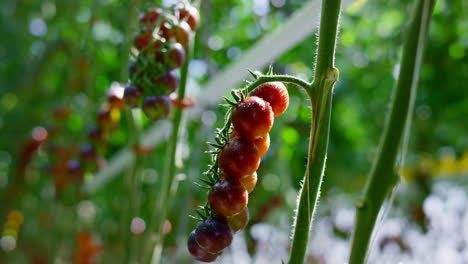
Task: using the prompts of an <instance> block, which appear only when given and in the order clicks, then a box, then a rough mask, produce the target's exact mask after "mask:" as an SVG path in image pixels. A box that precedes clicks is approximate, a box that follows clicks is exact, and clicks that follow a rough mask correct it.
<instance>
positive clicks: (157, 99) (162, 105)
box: [142, 96, 171, 121]
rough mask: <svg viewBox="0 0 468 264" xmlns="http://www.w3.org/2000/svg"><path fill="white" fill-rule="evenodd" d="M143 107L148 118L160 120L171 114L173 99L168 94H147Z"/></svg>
mask: <svg viewBox="0 0 468 264" xmlns="http://www.w3.org/2000/svg"><path fill="white" fill-rule="evenodd" d="M142 109H143V113H145V115H146V117H147V118H148V119H150V120H153V121H158V120H161V119H163V118H166V117H167V115H169V111H170V109H171V100H170V99H169V97H167V96H147V97H146V98H145V100H144V101H143V106H142Z"/></svg>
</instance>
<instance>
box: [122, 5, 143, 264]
mask: <svg viewBox="0 0 468 264" xmlns="http://www.w3.org/2000/svg"><path fill="white" fill-rule="evenodd" d="M138 5H139V1H138V0H131V1H129V3H128V16H127V18H128V20H127V21H130V22H128V23H126V28H125V36H126V41H125V42H124V43H125V44H124V45H123V46H122V54H124V55H123V57H122V64H121V69H120V77H121V80H122V81H124V82H127V80H128V61H129V55H128V54H129V51H130V47H131V43H132V42H131V41H130V39H131V36H132V32H133V31H134V30H135V28H136V23H135V21H136V17H137V8H138ZM133 114H134V113H133V112H132V110H131V109H130V108H129V107H128V108H127V109H126V110H125V116H126V120H127V128H128V133H129V137H130V142H129V145H130V148H131V147H137V148H138V147H139V146H140V141H141V131H140V127H139V126H138V125H137V124H136V122H135V118H134V116H133ZM141 164H142V162H141V158H140V157H139V156H138V155H136V156H135V159H134V162H133V164H132V166H130V169H129V170H128V172H127V174H126V176H125V178H124V183H125V185H126V187H127V191H128V196H127V197H130V199H129V200H127V202H126V203H127V208H126V210H125V212H124V217H123V226H122V232H123V236H124V238H125V240H124V241H125V243H126V245H124V247H125V248H126V256H125V258H126V260H127V262H131V259H132V255H133V254H132V251H133V247H132V245H133V244H134V243H133V242H134V241H132V240H133V236H132V233H131V232H130V225H131V221H132V217H133V216H135V212H136V209H137V208H138V207H139V204H138V203H139V202H138V199H137V196H138V184H137V175H138V172H139V170H140V166H141Z"/></svg>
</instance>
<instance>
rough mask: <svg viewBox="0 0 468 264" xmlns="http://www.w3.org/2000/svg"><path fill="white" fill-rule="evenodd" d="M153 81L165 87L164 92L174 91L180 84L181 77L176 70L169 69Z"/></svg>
mask: <svg viewBox="0 0 468 264" xmlns="http://www.w3.org/2000/svg"><path fill="white" fill-rule="evenodd" d="M153 83H154V84H155V85H157V86H159V85H161V86H162V87H164V89H165V91H164V94H169V93H172V92H173V91H175V90H176V89H177V87H178V86H179V78H178V77H177V75H176V74H175V72H174V71H167V72H166V73H165V74H164V75H162V76H160V77H158V78H157V79H156V80H154V81H153Z"/></svg>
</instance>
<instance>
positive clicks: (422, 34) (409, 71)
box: [349, 0, 435, 264]
mask: <svg viewBox="0 0 468 264" xmlns="http://www.w3.org/2000/svg"><path fill="white" fill-rule="evenodd" d="M434 4H435V0H418V1H417V2H416V4H415V7H414V11H413V17H412V20H411V22H410V28H409V30H408V33H407V38H406V41H405V43H404V46H403V54H402V58H401V67H400V73H399V76H398V81H397V84H396V87H395V89H394V94H393V100H392V104H391V108H390V113H389V115H388V117H387V120H386V125H385V129H384V133H383V135H382V138H381V143H380V147H379V154H378V156H377V158H376V159H375V160H374V164H373V167H372V169H371V171H370V174H369V178H368V181H367V184H366V187H365V191H364V198H363V200H362V201H360V202H359V203H358V205H357V207H356V225H355V228H354V232H353V238H352V244H351V254H350V258H349V263H350V264H362V263H365V262H366V258H367V256H368V249H369V241H370V240H371V237H372V233H373V229H374V226H375V222H376V219H377V217H378V215H379V212H380V208H381V207H382V205H383V203H384V201H385V199H386V198H387V197H388V196H389V195H390V193H391V191H392V190H393V188H394V187H395V186H396V185H397V184H398V181H399V177H398V174H397V172H396V171H395V165H396V163H397V155H398V153H399V150H400V151H402V152H404V149H405V148H406V146H405V145H403V144H402V142H403V140H404V138H403V137H404V134H405V130H407V129H409V126H410V123H411V116H412V112H413V105H414V101H415V97H416V90H417V83H418V79H419V70H420V68H421V61H422V55H423V50H424V46H425V41H426V36H427V32H428V28H429V23H430V18H431V14H432V10H433V8H434ZM406 134H408V133H406ZM406 136H408V135H406ZM402 158H403V157H402Z"/></svg>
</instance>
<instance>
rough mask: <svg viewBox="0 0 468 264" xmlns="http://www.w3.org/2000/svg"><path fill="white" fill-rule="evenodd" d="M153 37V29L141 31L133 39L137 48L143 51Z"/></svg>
mask: <svg viewBox="0 0 468 264" xmlns="http://www.w3.org/2000/svg"><path fill="white" fill-rule="evenodd" d="M152 37H153V33H152V32H151V31H145V32H141V33H139V34H138V35H136V36H135V39H134V40H133V45H134V46H135V48H136V49H137V50H139V51H141V50H143V49H144V48H146V47H147V46H148V45H149V44H150V43H151V39H152Z"/></svg>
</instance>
